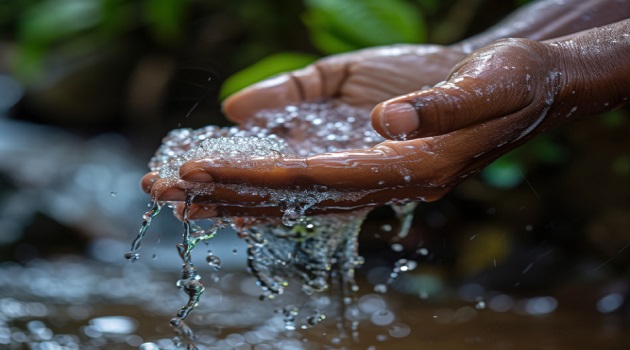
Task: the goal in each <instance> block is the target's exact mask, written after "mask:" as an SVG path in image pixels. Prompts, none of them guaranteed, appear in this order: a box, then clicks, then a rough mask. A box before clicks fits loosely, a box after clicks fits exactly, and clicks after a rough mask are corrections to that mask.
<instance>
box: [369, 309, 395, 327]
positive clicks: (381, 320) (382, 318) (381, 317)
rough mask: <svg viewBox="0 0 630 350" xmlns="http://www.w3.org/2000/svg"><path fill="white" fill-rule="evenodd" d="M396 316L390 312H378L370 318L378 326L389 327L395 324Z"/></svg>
mask: <svg viewBox="0 0 630 350" xmlns="http://www.w3.org/2000/svg"><path fill="white" fill-rule="evenodd" d="M394 319H395V316H394V313H392V312H391V311H389V310H381V311H377V312H375V313H373V314H372V316H370V321H372V323H374V324H375V325H377V326H387V325H389V324H391V323H392V322H394Z"/></svg>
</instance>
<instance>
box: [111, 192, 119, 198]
mask: <svg viewBox="0 0 630 350" xmlns="http://www.w3.org/2000/svg"><path fill="white" fill-rule="evenodd" d="M109 195H110V196H112V197H114V198H115V197H116V196H117V195H118V192H113V191H112V192H109Z"/></svg>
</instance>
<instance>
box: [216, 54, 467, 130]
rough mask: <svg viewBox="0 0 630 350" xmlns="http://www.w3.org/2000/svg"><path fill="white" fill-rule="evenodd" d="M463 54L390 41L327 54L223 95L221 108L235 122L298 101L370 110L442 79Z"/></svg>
mask: <svg viewBox="0 0 630 350" xmlns="http://www.w3.org/2000/svg"><path fill="white" fill-rule="evenodd" d="M464 56H465V54H464V52H463V51H462V49H461V48H459V47H458V46H455V45H454V46H440V45H392V46H382V47H375V48H369V49H364V50H359V51H354V52H351V53H345V54H339V55H333V56H329V57H326V58H323V59H321V60H319V61H317V62H315V63H313V64H311V65H309V66H307V67H306V68H304V69H301V70H297V71H293V72H288V73H284V74H281V75H278V76H276V77H273V78H270V79H267V80H264V81H262V82H260V83H257V84H254V85H252V86H250V87H248V88H246V89H244V90H242V91H240V92H238V93H236V94H234V95H232V96H230V97H228V98H227V99H226V100H225V102H224V103H223V109H224V112H225V114H226V116H227V117H228V118H229V119H230V120H232V121H234V122H236V123H241V122H243V121H245V120H247V119H248V118H251V117H253V116H254V115H255V114H256V113H257V112H259V111H261V110H267V109H278V108H282V107H284V106H287V105H295V104H298V103H300V102H314V101H322V100H330V99H333V100H337V101H340V102H342V103H344V104H347V105H350V106H354V107H367V108H369V109H371V108H373V107H374V106H376V105H377V104H378V103H380V102H382V101H385V100H388V99H390V98H392V97H395V96H399V95H402V94H406V93H409V92H411V91H416V90H420V89H421V88H423V87H425V86H433V85H434V84H436V83H438V82H440V81H442V80H444V79H445V78H446V76H447V75H448V73H449V71H450V70H451V69H452V68H453V66H454V65H455V64H456V63H457V62H459V61H460V60H461V59H462V58H463V57H464Z"/></svg>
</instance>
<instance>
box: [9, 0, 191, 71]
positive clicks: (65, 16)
mask: <svg viewBox="0 0 630 350" xmlns="http://www.w3.org/2000/svg"><path fill="white" fill-rule="evenodd" d="M187 2H188V1H179V0H145V1H133V0H45V1H29V2H28V5H29V6H25V7H22V8H13V10H14V11H18V13H17V15H18V16H19V21H18V24H17V38H18V42H19V53H18V59H17V60H15V67H13V68H14V71H15V73H16V74H17V75H18V76H19V77H21V78H22V79H24V80H26V81H32V80H36V79H37V77H38V75H40V74H41V73H42V70H43V64H44V60H45V58H46V57H47V56H48V55H50V54H51V51H54V52H55V53H57V54H59V55H61V56H65V57H68V56H76V55H80V54H84V53H86V52H90V51H93V50H95V49H96V48H98V47H99V46H101V45H104V44H107V43H110V42H112V41H114V40H116V39H117V37H119V36H121V35H123V34H125V33H126V32H128V31H130V30H133V29H135V28H137V27H139V26H146V27H148V28H150V31H151V33H152V34H153V35H154V37H155V39H156V40H158V41H168V40H173V39H175V38H176V37H177V36H178V35H180V34H181V33H182V27H181V26H182V18H183V13H184V11H185V7H186V4H187Z"/></svg>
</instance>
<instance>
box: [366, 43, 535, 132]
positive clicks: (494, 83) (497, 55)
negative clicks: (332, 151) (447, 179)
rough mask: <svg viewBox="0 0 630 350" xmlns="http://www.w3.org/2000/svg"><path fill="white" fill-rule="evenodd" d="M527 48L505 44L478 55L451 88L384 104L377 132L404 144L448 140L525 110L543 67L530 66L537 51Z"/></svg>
mask: <svg viewBox="0 0 630 350" xmlns="http://www.w3.org/2000/svg"><path fill="white" fill-rule="evenodd" d="M521 46H523V45H521ZM521 46H518V45H513V44H512V45H509V46H507V44H506V43H500V44H497V45H494V46H493V47H492V48H491V49H487V50H481V51H478V52H475V53H473V54H472V55H470V56H468V57H467V58H466V59H464V60H463V61H462V62H460V63H459V64H458V66H457V67H455V69H454V71H453V73H452V75H451V76H450V78H449V79H448V80H447V81H446V82H445V83H443V84H441V85H438V86H435V87H433V88H431V89H428V90H422V91H416V92H413V93H410V94H407V95H404V96H400V97H396V98H393V99H391V100H388V101H386V102H383V103H381V104H379V105H378V106H377V107H376V108H375V109H374V110H373V111H372V116H371V117H372V125H373V127H374V129H375V130H376V131H377V132H379V133H380V134H381V135H382V136H383V137H386V138H389V139H398V140H401V139H402V140H405V139H411V138H418V137H426V136H433V135H442V134H446V133H449V132H452V131H455V130H459V129H461V128H464V127H467V126H470V125H473V124H477V123H480V122H484V121H487V120H490V119H493V118H497V117H500V116H504V115H509V114H512V113H514V112H516V111H518V110H520V109H522V108H524V107H525V106H527V105H528V104H530V103H531V102H532V100H533V98H534V93H535V91H536V88H537V86H534V87H532V84H534V82H532V81H530V80H533V79H532V76H535V75H536V70H537V69H539V67H537V66H536V65H534V64H530V63H531V59H530V57H529V56H531V52H530V51H531V48H529V47H521ZM514 62H518V63H519V64H515V63H514Z"/></svg>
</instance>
